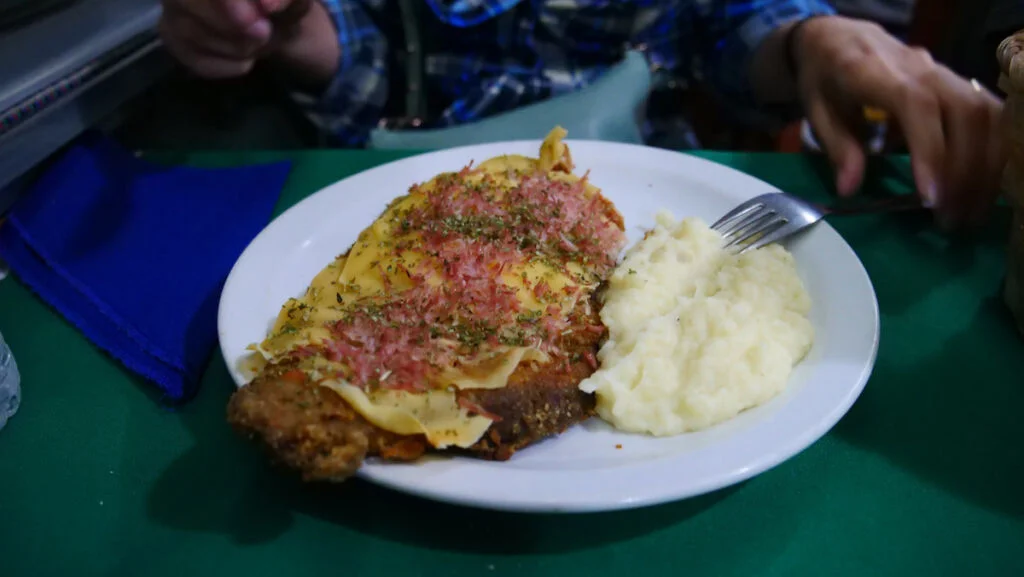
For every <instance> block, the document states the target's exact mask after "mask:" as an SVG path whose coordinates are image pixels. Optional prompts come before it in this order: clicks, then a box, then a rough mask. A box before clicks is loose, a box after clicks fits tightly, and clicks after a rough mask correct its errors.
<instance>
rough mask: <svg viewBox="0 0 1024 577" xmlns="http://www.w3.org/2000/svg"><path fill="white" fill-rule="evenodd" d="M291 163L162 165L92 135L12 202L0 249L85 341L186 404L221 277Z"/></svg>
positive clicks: (210, 329)
mask: <svg viewBox="0 0 1024 577" xmlns="http://www.w3.org/2000/svg"><path fill="white" fill-rule="evenodd" d="M289 170H290V164H289V163H275V164H268V165H261V166H247V167H240V168H228V169H198V168H187V167H166V166H159V165H156V164H152V163H149V162H146V161H143V160H141V159H139V158H136V157H135V156H133V155H132V154H131V153H130V152H128V151H126V150H124V149H122V148H120V147H119V146H118V145H117V144H115V143H114V142H112V141H111V140H109V139H107V138H106V137H103V136H100V135H89V136H87V137H85V138H83V139H82V140H81V141H80V142H79V143H78V144H76V145H75V146H73V147H72V148H70V149H69V150H68V151H67V152H66V153H64V154H63V155H62V156H61V157H60V158H59V159H58V160H57V161H56V162H55V163H54V164H53V165H52V166H51V167H50V168H49V169H48V170H47V171H46V172H45V173H44V174H43V175H42V176H41V177H40V178H39V180H38V181H37V182H36V183H35V185H34V187H33V188H32V189H31V190H30V191H28V193H27V194H26V195H25V196H24V197H23V198H22V199H21V200H20V201H19V202H18V203H17V204H16V205H15V206H14V207H13V208H12V210H11V212H10V214H9V216H8V218H7V221H6V222H5V223H4V224H3V225H2V226H0V255H2V256H3V258H4V259H6V260H7V262H8V264H9V265H10V269H11V271H12V272H13V273H15V275H16V276H18V277H19V278H20V279H21V280H22V281H23V282H24V283H25V284H27V285H28V286H29V287H30V288H31V289H32V290H34V291H35V292H36V293H38V294H39V296H40V297H42V298H43V299H44V300H45V301H47V302H48V303H50V304H51V305H52V306H53V307H54V308H56V309H57V310H58V311H59V312H60V313H61V314H62V315H64V317H66V318H67V319H68V320H69V321H70V322H71V323H73V324H74V325H75V326H77V327H78V328H79V330H81V331H82V332H83V333H84V334H85V336H86V337H88V338H89V339H90V340H92V341H93V342H94V343H95V344H97V345H98V346H99V347H101V348H103V349H104V350H106V351H107V352H109V353H110V354H112V355H113V356H114V357H116V358H117V359H119V360H120V361H121V362H122V363H124V365H125V366H127V367H128V368H129V369H131V370H133V371H135V372H137V373H138V374H140V375H142V376H143V377H145V378H147V379H149V380H151V381H153V382H154V383H156V384H157V385H158V386H159V387H160V389H161V390H162V391H163V393H164V394H165V396H166V397H167V398H169V400H171V401H175V402H178V401H183V400H186V399H188V398H190V397H191V396H192V394H194V393H195V391H196V389H197V387H198V384H199V379H200V376H201V375H202V372H203V370H204V368H205V365H206V362H207V361H208V359H209V355H210V352H211V350H212V349H213V347H214V344H215V343H216V341H217V305H218V300H219V297H220V290H221V287H222V285H223V283H224V280H225V278H226V277H227V274H228V272H229V271H230V270H231V267H232V265H233V264H234V262H235V260H236V259H237V258H238V256H239V255H240V254H241V252H242V251H243V250H244V249H245V247H246V245H247V244H248V243H249V241H251V240H252V239H253V237H255V236H256V234H257V233H259V231H260V230H261V229H262V228H263V227H264V226H265V225H266V223H267V222H268V221H269V219H270V216H271V212H272V210H273V208H274V204H275V203H276V201H277V198H278V196H279V195H280V192H281V189H282V187H283V186H284V183H285V180H286V179H287V177H288V172H289Z"/></svg>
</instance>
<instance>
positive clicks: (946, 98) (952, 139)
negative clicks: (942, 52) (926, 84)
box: [933, 67, 1001, 229]
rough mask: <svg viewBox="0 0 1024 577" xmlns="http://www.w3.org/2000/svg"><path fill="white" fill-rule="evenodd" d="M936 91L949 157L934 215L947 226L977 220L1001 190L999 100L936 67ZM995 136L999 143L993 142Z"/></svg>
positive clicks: (943, 68) (948, 71) (961, 224)
mask: <svg viewBox="0 0 1024 577" xmlns="http://www.w3.org/2000/svg"><path fill="white" fill-rule="evenodd" d="M933 85H934V91H935V93H936V94H937V95H938V96H939V98H940V100H941V102H942V121H943V124H944V132H945V136H946V150H947V153H948V154H947V161H946V163H945V165H944V167H945V169H944V171H943V173H942V188H943V196H942V198H941V200H940V202H939V206H938V207H937V209H936V217H937V218H938V220H939V223H940V224H941V225H942V226H943V228H949V229H951V228H958V227H961V226H963V225H966V224H971V223H973V222H977V221H979V220H980V219H981V218H983V217H984V215H985V214H986V213H987V209H988V207H989V205H990V204H991V202H992V200H994V194H995V191H996V190H998V182H997V180H996V179H997V178H998V176H997V174H998V171H993V170H992V168H991V167H992V164H993V162H994V159H993V157H996V158H998V156H999V154H1000V149H1001V147H1000V144H999V142H998V133H999V125H998V109H999V105H998V101H996V100H995V98H994V97H992V96H991V95H990V94H988V93H987V92H986V91H984V90H976V89H975V88H974V87H972V85H971V84H970V83H968V82H967V81H965V80H964V79H962V78H960V77H959V76H957V75H956V74H954V73H953V72H952V71H950V70H949V69H947V68H945V67H939V68H937V69H936V71H935V75H934V79H933ZM994 140H995V142H993V141H994Z"/></svg>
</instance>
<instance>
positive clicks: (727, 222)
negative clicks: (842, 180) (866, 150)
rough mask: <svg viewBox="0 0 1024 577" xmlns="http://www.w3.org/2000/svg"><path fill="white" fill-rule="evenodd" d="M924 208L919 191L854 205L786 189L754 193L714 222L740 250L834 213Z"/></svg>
mask: <svg viewBox="0 0 1024 577" xmlns="http://www.w3.org/2000/svg"><path fill="white" fill-rule="evenodd" d="M922 208H924V205H923V204H922V203H921V200H920V198H918V197H917V196H916V195H900V196H893V197H889V198H885V199H882V200H875V201H868V202H862V203H859V204H858V205H851V206H825V205H821V204H815V203H811V202H807V201H805V200H802V199H800V198H797V197H795V196H793V195H790V194H786V193H784V192H769V193H768V194H762V195H761V196H757V197H754V198H752V199H750V200H748V201H746V202H744V203H743V204H740V205H739V206H737V207H736V208H734V209H732V210H730V211H729V212H727V213H725V216H723V217H722V218H720V219H718V221H717V222H715V223H714V224H712V225H711V228H712V229H713V230H716V231H718V232H719V233H720V234H721V235H722V237H723V238H724V239H725V247H726V248H730V249H735V248H738V249H739V251H738V252H739V253H744V252H746V251H748V250H754V249H758V248H761V247H762V246H765V245H769V244H772V243H775V242H779V241H780V240H783V239H785V238H788V237H790V236H792V235H794V234H796V233H798V232H800V231H802V230H804V229H806V228H808V227H810V226H811V225H813V224H815V223H816V222H818V221H819V220H821V219H822V218H824V217H826V216H830V215H851V214H868V213H874V212H895V211H901V210H918V209H922Z"/></svg>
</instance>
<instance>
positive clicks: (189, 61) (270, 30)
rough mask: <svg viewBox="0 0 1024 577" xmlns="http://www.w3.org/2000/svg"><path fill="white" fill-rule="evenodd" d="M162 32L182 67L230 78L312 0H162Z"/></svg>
mask: <svg viewBox="0 0 1024 577" xmlns="http://www.w3.org/2000/svg"><path fill="white" fill-rule="evenodd" d="M162 3H163V14H162V16H161V18H160V24H159V30H160V36H161V37H162V38H163V40H164V44H165V45H166V46H167V49H168V51H170V53H171V54H172V55H174V57H175V58H177V59H178V60H179V61H180V62H181V63H182V64H183V65H184V66H185V67H186V68H188V69H189V70H191V71H193V72H195V73H196V74H198V75H199V76H203V77H206V78H232V77H237V76H243V75H245V74H247V73H248V72H249V71H250V70H252V67H253V65H254V64H255V63H256V60H257V59H259V58H262V57H265V56H268V55H269V54H271V53H272V52H273V51H274V50H275V49H276V48H277V47H278V46H279V45H280V42H281V41H282V39H283V38H284V37H286V36H288V34H289V33H290V32H291V30H292V29H293V28H294V26H295V25H296V24H297V23H298V22H299V21H300V20H301V19H302V18H303V16H305V15H306V13H307V12H309V10H310V7H311V5H312V4H313V0H162Z"/></svg>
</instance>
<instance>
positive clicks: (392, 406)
mask: <svg viewBox="0 0 1024 577" xmlns="http://www.w3.org/2000/svg"><path fill="white" fill-rule="evenodd" d="M320 384H321V385H322V386H325V387H327V388H329V389H331V390H333V391H335V392H336V393H338V394H339V395H341V398H343V399H345V401H346V402H348V404H350V405H352V408H354V409H355V410H356V411H358V412H359V414H361V415H362V416H363V417H364V418H365V419H366V420H367V421H369V422H371V423H373V424H374V425H377V426H378V427H380V428H382V429H384V430H385V431H391V432H393V433H397V434H399V435H419V434H422V435H424V436H425V437H426V438H427V441H428V442H429V443H430V444H431V445H433V446H434V447H436V448H438V449H444V448H446V447H449V446H451V445H455V446H456V447H462V448H466V447H469V446H472V445H473V443H476V442H477V441H478V440H480V437H482V436H483V434H484V433H485V432H487V429H488V428H490V426H491V420H490V419H488V418H487V417H481V416H478V415H470V414H469V412H468V411H467V410H466V409H463V408H462V407H460V406H459V405H458V403H457V402H456V400H455V393H454V392H453V391H450V390H448V389H434V390H430V391H425V392H422V393H408V392H405V391H392V390H387V389H376V390H374V391H373V392H371V393H369V394H367V393H365V392H364V391H363V390H362V389H360V388H359V387H356V386H353V385H350V384H348V383H346V382H343V381H336V380H331V379H328V380H324V381H321V383H320Z"/></svg>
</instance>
